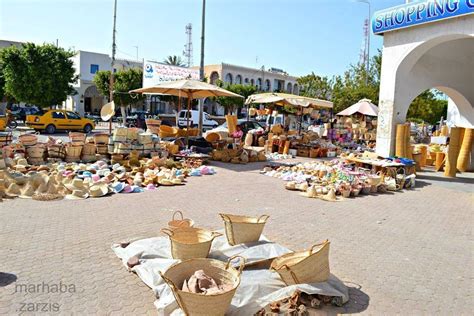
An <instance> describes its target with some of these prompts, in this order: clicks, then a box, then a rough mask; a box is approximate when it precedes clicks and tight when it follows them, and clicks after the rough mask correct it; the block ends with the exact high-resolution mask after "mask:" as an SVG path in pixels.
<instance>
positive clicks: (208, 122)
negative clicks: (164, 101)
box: [178, 110, 219, 130]
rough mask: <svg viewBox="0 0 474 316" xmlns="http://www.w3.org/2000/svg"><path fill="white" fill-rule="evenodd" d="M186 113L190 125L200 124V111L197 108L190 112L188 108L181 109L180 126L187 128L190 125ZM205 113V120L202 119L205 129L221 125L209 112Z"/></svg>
mask: <svg viewBox="0 0 474 316" xmlns="http://www.w3.org/2000/svg"><path fill="white" fill-rule="evenodd" d="M186 114H187V115H188V117H189V126H191V127H197V126H198V125H199V111H197V110H191V111H190V112H188V110H182V111H180V112H179V115H178V127H180V128H185V127H186V126H188V125H187V124H188V123H187V122H188V121H187V117H186ZM203 114H204V116H203V120H202V128H203V130H208V129H212V128H216V127H217V126H218V125H219V124H218V123H217V122H216V121H214V120H212V119H211V117H210V116H209V114H207V113H206V112H204V113H203Z"/></svg>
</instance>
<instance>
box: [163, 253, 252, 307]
mask: <svg viewBox="0 0 474 316" xmlns="http://www.w3.org/2000/svg"><path fill="white" fill-rule="evenodd" d="M236 257H239V258H241V261H240V265H239V269H235V268H233V267H232V266H231V265H230V262H231V261H232V260H233V259H234V258H236ZM244 266H245V259H244V258H243V257H240V256H234V257H231V258H230V259H229V261H228V262H227V263H225V262H222V261H219V260H214V259H191V260H185V261H183V262H180V263H176V264H174V265H172V266H171V267H169V268H168V270H166V272H165V273H161V272H159V273H160V276H161V277H162V278H163V280H164V281H165V282H166V283H167V284H168V286H169V287H170V288H171V290H172V291H173V295H174V297H175V298H176V302H177V303H178V305H179V307H180V308H181V309H182V310H183V312H184V313H185V314H186V315H199V316H200V315H203V316H204V315H206V316H207V315H209V316H214V315H216V316H217V315H219V316H221V315H224V314H225V313H226V312H227V309H228V308H229V306H230V303H231V301H232V298H233V297H234V294H235V291H236V290H237V287H238V286H239V284H240V274H241V273H242V270H243V268H244ZM197 270H203V271H204V272H205V273H206V274H207V275H208V276H210V277H211V278H213V279H214V280H215V281H216V282H217V284H218V285H221V284H232V285H233V287H232V289H231V290H230V291H227V292H224V293H221V294H215V295H203V294H199V293H190V292H185V291H182V290H181V289H182V287H183V283H184V280H186V279H188V278H189V277H191V276H192V275H193V274H194V272H196V271H197Z"/></svg>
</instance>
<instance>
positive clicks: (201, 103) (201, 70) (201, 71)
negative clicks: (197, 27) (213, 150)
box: [198, 0, 206, 135]
mask: <svg viewBox="0 0 474 316" xmlns="http://www.w3.org/2000/svg"><path fill="white" fill-rule="evenodd" d="M205 26H206V0H202V29H201V64H200V67H199V79H200V80H201V81H204V34H205ZM203 112H204V100H203V99H201V100H199V124H198V129H199V135H202V121H203V116H204V113H203Z"/></svg>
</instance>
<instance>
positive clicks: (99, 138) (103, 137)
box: [94, 133, 109, 145]
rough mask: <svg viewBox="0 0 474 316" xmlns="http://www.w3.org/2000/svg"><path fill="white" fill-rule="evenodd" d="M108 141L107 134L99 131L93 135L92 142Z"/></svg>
mask: <svg viewBox="0 0 474 316" xmlns="http://www.w3.org/2000/svg"><path fill="white" fill-rule="evenodd" d="M108 142H109V134H106V133H100V134H95V135H94V143H95V144H96V145H98V144H107V143H108Z"/></svg>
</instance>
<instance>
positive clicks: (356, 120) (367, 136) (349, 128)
mask: <svg viewBox="0 0 474 316" xmlns="http://www.w3.org/2000/svg"><path fill="white" fill-rule="evenodd" d="M336 116H337V117H341V118H340V119H338V120H337V122H336V123H335V124H334V129H333V131H332V135H331V139H332V140H334V141H335V142H338V143H339V144H341V145H343V146H346V147H349V146H351V144H352V143H355V144H361V145H364V146H366V147H368V148H374V147H375V140H376V129H377V116H378V107H377V106H376V105H375V104H373V103H372V102H371V100H369V99H362V100H360V101H359V102H357V103H356V104H353V105H351V106H350V107H348V108H347V109H345V110H343V111H341V112H339V113H337V114H336Z"/></svg>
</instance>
